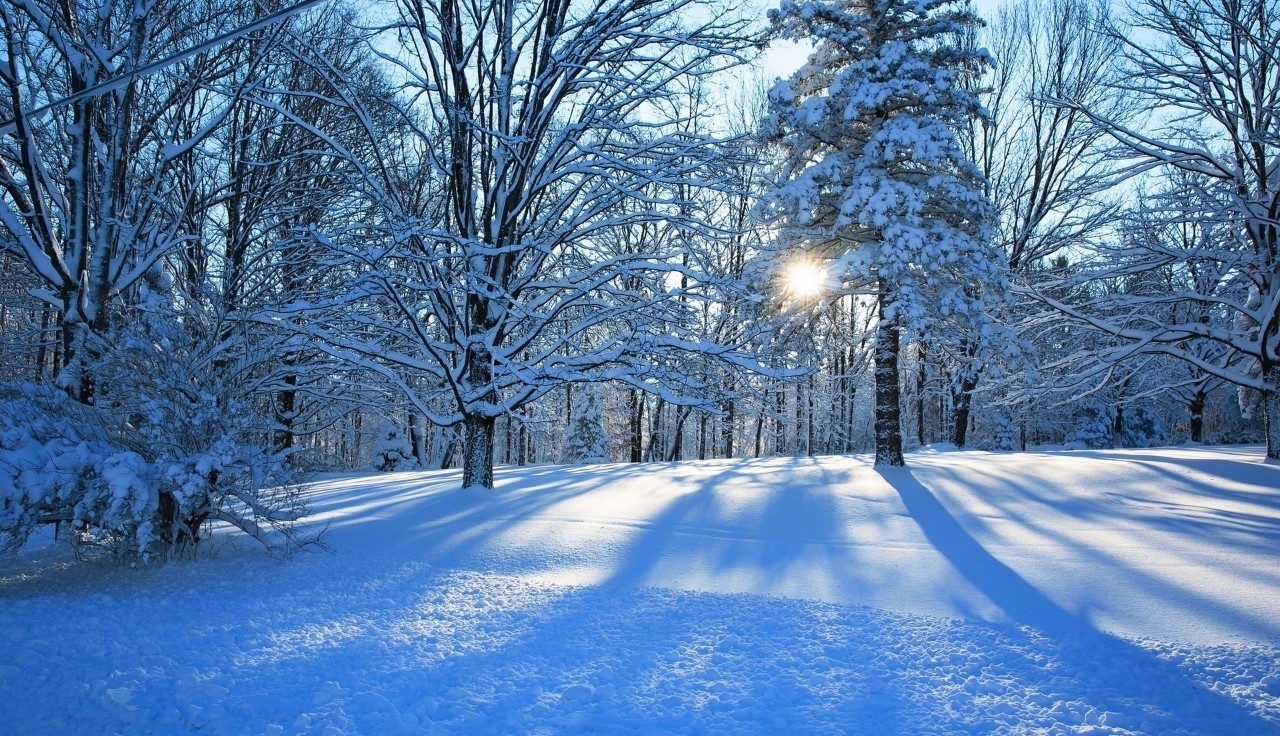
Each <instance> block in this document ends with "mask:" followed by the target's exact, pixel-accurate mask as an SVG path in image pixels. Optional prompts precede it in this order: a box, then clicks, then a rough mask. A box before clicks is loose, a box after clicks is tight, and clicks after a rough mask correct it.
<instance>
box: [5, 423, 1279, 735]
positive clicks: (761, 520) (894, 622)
mask: <svg viewBox="0 0 1280 736" xmlns="http://www.w3.org/2000/svg"><path fill="white" fill-rule="evenodd" d="M940 449H942V448H935V450H934V451H931V452H923V453H917V454H915V455H911V456H909V467H908V468H906V469H891V470H887V471H883V472H881V471H877V470H876V469H874V468H873V467H871V465H870V460H869V458H867V457H862V456H859V457H822V458H779V459H767V460H731V461H730V460H720V461H708V462H700V463H671V464H649V465H593V466H575V467H550V466H538V467H529V468H522V469H499V470H498V471H497V474H496V481H497V489H496V490H495V491H494V492H483V491H474V490H473V491H461V490H458V489H457V486H458V485H459V476H458V474H457V473H456V472H451V471H443V472H440V471H437V472H421V473H395V474H365V475H343V476H329V477H326V478H324V479H322V480H321V481H320V482H318V483H317V485H316V487H315V492H314V497H313V500H312V503H313V506H314V507H315V509H316V511H317V515H316V518H315V520H314V523H316V524H328V525H329V534H328V537H327V541H328V544H329V545H330V546H331V547H332V549H333V551H332V552H316V553H311V554H299V555H297V556H295V557H293V558H292V559H289V560H285V561H278V560H273V559H270V558H267V557H264V556H263V555H262V554H261V553H259V552H255V551H250V550H248V548H246V549H245V550H241V549H240V548H239V547H238V546H237V545H236V544H235V543H234V542H233V541H232V538H231V537H226V538H215V539H214V540H213V541H212V542H211V543H210V546H208V547H207V548H206V550H207V552H206V558H205V559H202V560H200V561H198V562H195V563H181V564H177V563H175V564H169V565H167V566H164V567H161V568H158V569H145V570H141V571H129V570H122V569H117V568H104V567H100V566H98V565H95V564H92V563H77V562H74V561H72V560H70V559H68V558H67V557H66V555H65V551H63V550H62V549H61V548H60V547H56V546H51V547H46V548H44V549H35V550H29V551H28V552H26V553H24V555H23V556H22V557H20V558H19V559H17V560H13V561H9V562H6V563H3V566H0V692H4V693H6V694H7V696H8V697H4V698H0V723H4V724H5V729H6V732H7V733H13V734H44V733H59V734H82V733H83V734H102V733H120V734H151V733H162V734H188V733H205V734H263V733H266V734H420V733H427V734H432V733H440V734H458V733H467V734H484V733H527V734H543V733H548V734H549V733H588V732H591V733H693V734H704V733H705V734H711V733H715V734H721V733H728V734H755V733H759V734H775V733H805V734H810V733H811V734H823V733H833V734H834V733H910V734H923V733H1011V734H1012V733H1064V734H1065V733H1082V734H1083V733H1087V734H1126V733H1161V734H1165V733H1187V734H1192V733H1223V734H1225V733H1233V734H1235V733H1240V734H1245V733H1249V734H1257V733H1280V571H1278V569H1277V566H1276V564H1275V562H1276V554H1277V542H1280V467H1276V466H1274V465H1268V464H1265V463H1263V462H1261V460H1260V458H1261V456H1262V451H1261V450H1260V449H1259V448H1257V447H1232V448H1206V447H1180V448H1160V449H1152V450H1114V451H1109V450H1098V451H1088V450H1085V451H1073V452H1053V451H1049V452H1035V453H1021V454H1013V453H1009V454H1003V453H979V452H969V451H944V452H939V451H937V450H940ZM948 449H949V448H948Z"/></svg>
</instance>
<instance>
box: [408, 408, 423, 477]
mask: <svg viewBox="0 0 1280 736" xmlns="http://www.w3.org/2000/svg"><path fill="white" fill-rule="evenodd" d="M421 438H422V433H421V432H419V431H418V418H417V416H416V415H415V414H414V411H413V409H410V410H409V449H410V450H411V451H412V452H413V459H414V460H416V461H417V462H418V467H419V468H421V467H422V439H421Z"/></svg>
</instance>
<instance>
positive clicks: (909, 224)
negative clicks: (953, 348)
mask: <svg viewBox="0 0 1280 736" xmlns="http://www.w3.org/2000/svg"><path fill="white" fill-rule="evenodd" d="M957 5H958V4H957V3H955V2H905V1H904V0H870V1H869V2H868V1H866V0H854V1H853V2H796V1H794V0H785V1H784V2H783V3H782V4H781V6H780V7H779V8H778V9H777V10H774V11H771V13H770V20H771V21H772V23H773V33H774V35H775V36H776V37H778V38H783V39H791V40H800V41H810V42H812V43H813V45H814V47H815V50H814V52H813V54H812V55H811V56H810V57H809V61H808V63H807V64H806V65H805V66H803V67H802V68H801V69H800V70H799V71H797V72H796V73H795V74H794V75H793V76H792V77H791V78H790V79H789V80H787V81H783V82H779V83H778V84H777V85H776V86H775V87H774V88H773V90H772V91H771V92H770V95H769V99H770V114H769V116H768V117H767V118H766V120H765V124H764V128H765V131H766V132H767V133H769V134H771V135H772V136H773V137H774V138H775V139H776V140H777V141H779V143H780V144H781V147H782V150H783V152H784V159H783V163H782V165H781V167H780V169H779V171H778V176H777V187H776V189H775V190H774V191H773V192H772V193H771V195H770V196H769V197H768V198H767V200H766V205H765V206H766V211H767V212H768V213H769V214H770V215H772V216H774V217H775V218H777V219H778V221H779V222H780V223H782V224H784V226H785V229H786V233H787V235H788V238H789V239H794V240H798V241H799V242H801V243H803V246H804V247H805V248H806V249H809V250H812V251H816V252H818V253H821V254H822V255H823V257H825V258H827V259H830V260H831V261H832V262H833V265H834V267H835V272H836V274H837V276H838V277H839V278H841V279H843V280H844V282H845V284H846V285H847V286H851V287H853V288H854V289H858V290H870V291H872V292H874V293H875V295H876V298H877V310H878V317H879V319H878V327H877V333H876V347H875V358H876V371H875V374H876V462H877V463H879V464H888V465H901V464H903V459H902V437H901V428H900V417H899V415H900V408H899V389H898V383H899V380H898V351H899V342H900V336H901V332H902V330H904V329H906V330H910V331H914V332H918V333H924V332H932V333H935V335H934V337H933V338H932V339H931V344H933V345H937V346H940V347H943V348H944V349H945V346H946V345H948V344H953V343H954V342H955V340H956V337H957V335H958V334H960V333H963V334H966V335H969V336H970V337H971V338H976V339H978V340H983V339H985V338H989V337H991V336H992V335H993V334H994V332H995V330H994V329H993V328H994V326H993V323H992V321H991V320H990V318H989V316H988V303H989V302H990V301H991V300H993V299H996V300H998V299H1000V298H1001V296H1000V295H1001V293H1002V292H1003V291H1004V288H1005V278H1004V271H1005V265H1004V259H1003V257H1002V255H1001V254H1000V253H999V251H998V250H997V249H995V248H993V247H992V246H991V243H990V239H991V225H990V221H991V206H990V203H989V200H988V199H987V196H986V194H985V193H984V188H983V179H982V175H981V173H980V171H979V170H978V168H977V167H976V166H975V165H974V164H973V163H972V162H971V161H969V160H968V159H967V158H966V156H965V152H964V150H963V148H962V146H961V145H960V142H959V139H958V131H959V130H961V129H963V128H964V127H965V126H966V125H967V123H968V121H969V120H970V119H973V118H978V117H981V116H982V115H983V114H984V113H983V110H982V107H981V105H980V104H979V102H978V100H977V98H976V97H975V95H974V94H973V93H972V92H971V91H970V90H969V89H968V88H967V87H966V86H965V85H963V84H961V81H962V80H963V79H964V78H965V77H966V76H972V75H976V74H977V73H979V72H980V71H981V69H982V68H983V67H984V66H985V65H987V64H988V63H989V60H988V56H987V54H986V52H985V51H983V50H978V49H973V48H971V47H968V46H966V45H964V44H962V43H960V36H961V34H962V33H963V32H964V31H965V30H966V29H969V28H972V27H973V26H975V25H978V24H980V23H981V21H980V20H979V19H978V18H977V16H975V15H974V14H973V13H972V12H971V11H969V10H968V9H967V8H965V7H963V6H961V7H957Z"/></svg>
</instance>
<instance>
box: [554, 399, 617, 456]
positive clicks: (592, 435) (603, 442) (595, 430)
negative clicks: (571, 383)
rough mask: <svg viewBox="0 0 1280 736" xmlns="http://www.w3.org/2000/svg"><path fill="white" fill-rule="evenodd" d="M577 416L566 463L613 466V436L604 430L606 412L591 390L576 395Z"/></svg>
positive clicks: (568, 436)
mask: <svg viewBox="0 0 1280 736" xmlns="http://www.w3.org/2000/svg"><path fill="white" fill-rule="evenodd" d="M574 395H575V398H576V399H577V400H576V401H575V402H574V404H573V415H572V416H571V417H570V418H569V431H568V432H567V433H566V434H565V440H564V462H566V463H576V464H583V465H590V464H593V463H611V462H613V458H611V457H610V456H609V435H608V434H607V433H606V432H605V429H604V418H603V415H604V409H603V407H601V406H600V398H599V397H598V396H597V395H596V393H595V392H594V391H592V390H590V388H586V387H584V389H580V390H579V391H578V392H575V394H574Z"/></svg>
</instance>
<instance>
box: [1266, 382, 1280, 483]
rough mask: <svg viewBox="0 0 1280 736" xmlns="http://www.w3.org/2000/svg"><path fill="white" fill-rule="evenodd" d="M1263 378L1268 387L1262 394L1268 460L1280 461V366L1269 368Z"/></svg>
mask: <svg viewBox="0 0 1280 736" xmlns="http://www.w3.org/2000/svg"><path fill="white" fill-rule="evenodd" d="M1262 378H1263V383H1264V385H1265V386H1266V390H1264V391H1263V392H1262V424H1263V427H1264V428H1265V431H1266V434H1267V459H1268V460H1277V461H1280V365H1272V366H1268V367H1267V368H1266V369H1264V370H1263V373H1262Z"/></svg>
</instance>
